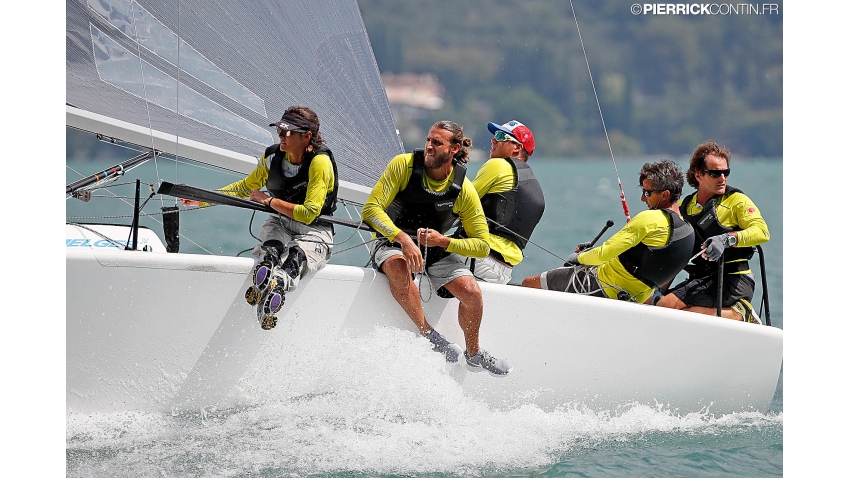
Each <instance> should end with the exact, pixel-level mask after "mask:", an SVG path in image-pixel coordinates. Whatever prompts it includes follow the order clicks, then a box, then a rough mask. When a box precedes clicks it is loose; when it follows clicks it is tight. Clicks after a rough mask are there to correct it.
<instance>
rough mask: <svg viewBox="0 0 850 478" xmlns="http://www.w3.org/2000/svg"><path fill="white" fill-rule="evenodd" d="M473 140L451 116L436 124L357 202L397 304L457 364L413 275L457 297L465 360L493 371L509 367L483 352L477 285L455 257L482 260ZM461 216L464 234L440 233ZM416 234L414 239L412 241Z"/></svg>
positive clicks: (483, 226) (483, 229) (455, 349)
mask: <svg viewBox="0 0 850 478" xmlns="http://www.w3.org/2000/svg"><path fill="white" fill-rule="evenodd" d="M470 146H472V140H470V139H469V138H466V137H465V136H464V134H463V128H462V127H461V126H460V125H458V124H456V123H454V122H452V121H439V122H437V123H435V124H434V125H433V126H432V127H431V129H430V130H429V131H428V137H427V138H426V140H425V149H424V151H423V150H415V151H414V152H413V153H407V154H400V155H398V156H396V157H395V158H393V159H392V160H391V161H390V162H389V164H388V165H387V167H386V169H385V170H384V172H383V174H381V177H380V178H379V179H378V182H377V183H376V184H375V187H374V188H373V189H372V193H371V194H370V195H369V199H367V200H366V204H365V205H364V206H363V212H362V217H363V220H364V221H365V222H366V223H368V224H369V225H371V226H372V227H373V228H375V230H376V231H378V233H379V234H380V236H381V237H379V238H378V239H377V240H376V241H375V242H374V243H373V245H372V258H373V263H374V267H375V268H376V269H378V270H379V271H380V272H382V273H384V274H386V276H387V279H388V280H389V284H390V291H391V293H392V295H393V298H395V300H396V302H398V303H399V305H401V307H402V309H404V311H405V312H406V313H407V315H408V316H409V317H410V320H412V321H413V323H414V324H415V325H416V327H417V328H418V329H419V332H420V333H421V334H422V335H423V336H425V337H427V338H428V340H430V341H431V343H432V344H433V348H434V350H436V351H438V352H441V353H443V354H445V356H446V360H448V361H449V362H456V361H457V360H458V357H459V356H460V353H461V349H460V347H459V346H458V345H457V344H453V343H450V342H449V341H448V340H447V339H446V338H445V337H443V335H441V334H440V333H439V332H437V331H436V330H435V329H434V328H433V327H431V325H430V324H429V323H428V321H427V320H426V319H425V313H424V311H423V310H422V303H421V297H420V295H419V290H418V289H417V286H416V284H415V283H414V282H413V274H419V273H423V272H424V274H423V277H421V278H420V280H425V276H427V278H428V279H429V282H430V285H431V287H432V288H433V289H434V290H435V291H437V294H438V295H440V296H441V297H452V296H454V297H456V298H457V299H458V300H459V301H460V305H459V306H458V323H459V324H460V327H461V329H462V330H463V333H464V338H465V342H466V351H465V352H464V356H465V358H466V362H467V365H468V366H469V367H470V369H471V370H473V371H481V370H487V371H489V372H491V373H493V374H496V375H505V374H507V373H508V372H510V369H511V367H510V365H509V364H508V363H507V362H506V361H505V360H502V359H497V358H495V357H493V356H492V355H490V354H489V353H488V352H487V351H485V350H484V349H482V348H481V347H480V346H479V343H478V332H479V329H480V327H481V318H482V315H483V313H484V302H483V298H482V295H481V289H480V288H479V287H478V283H477V282H476V281H475V278H474V277H473V276H472V273H471V272H470V271H469V269H468V268H467V267H466V265H465V264H464V262H463V258H462V257H461V256H467V257H477V258H482V257H486V256H487V254H488V253H489V252H490V247H489V246H488V242H487V239H488V237H487V236H488V232H487V221H486V219H485V217H484V213H483V211H482V209H481V201H480V200H479V199H478V194H477V193H476V192H475V188H474V187H473V186H472V183H471V182H470V181H469V179H468V178H466V162H467V161H468V159H467V158H468V156H469V150H468V149H467V148H469V147H470ZM456 218H460V221H461V224H462V226H463V228H464V230H465V231H466V234H467V237H466V238H463V239H461V238H450V237H448V236H445V235H444V233H446V232H447V231H448V230H449V229H450V228H451V226H452V224H453V223H454V222H455V219H456ZM414 237H415V240H414Z"/></svg>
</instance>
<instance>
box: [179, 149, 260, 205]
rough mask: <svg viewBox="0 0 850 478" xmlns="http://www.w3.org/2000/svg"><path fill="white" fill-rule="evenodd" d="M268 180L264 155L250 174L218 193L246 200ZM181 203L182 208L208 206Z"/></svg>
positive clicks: (184, 200) (196, 203)
mask: <svg viewBox="0 0 850 478" xmlns="http://www.w3.org/2000/svg"><path fill="white" fill-rule="evenodd" d="M268 179H269V168H268V166H267V165H266V158H265V155H263V156H261V157H260V159H259V160H257V167H256V168H254V170H253V171H251V174H249V175H248V176H246V177H245V178H244V179H240V180H239V181H236V182H234V183H230V184H228V185H227V186H224V187H223V188H220V189H219V191H220V192H223V193H225V194H229V195H231V196H236V197H240V198H246V197H249V196H251V191H254V190H257V189H260V188H262V187H263V186H265V185H266V182H267V181H268ZM181 200H182V201H183V205H184V206H200V207H207V206H209V205H210V203H208V202H198V201H194V200H189V199H181Z"/></svg>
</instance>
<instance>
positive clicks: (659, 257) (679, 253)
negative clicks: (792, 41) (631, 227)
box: [618, 209, 695, 288]
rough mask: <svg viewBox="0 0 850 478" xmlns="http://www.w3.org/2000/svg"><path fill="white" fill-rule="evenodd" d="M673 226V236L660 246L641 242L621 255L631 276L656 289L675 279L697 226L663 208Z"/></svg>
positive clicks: (692, 244)
mask: <svg viewBox="0 0 850 478" xmlns="http://www.w3.org/2000/svg"><path fill="white" fill-rule="evenodd" d="M660 211H662V212H664V213H665V214H666V215H667V221H668V223H669V224H670V226H671V229H670V237H669V238H668V239H667V243H666V244H664V245H663V246H661V247H652V246H647V245H646V244H643V243H640V244H638V245H636V246H634V247H632V248H631V249H629V250H627V251H625V252H623V253H622V254H620V255H619V256H618V258H619V259H620V263H621V264H623V267H624V268H625V269H626V271H628V272H629V273H630V274H631V275H633V276H635V278H636V279H638V280H640V281H641V282H643V283H644V284H646V285H648V286H649V287H653V288H657V287H659V286H662V285H664V284H666V283H668V282H670V281H672V280H673V279H674V278H675V277H676V274H678V273H679V271H681V270H682V268H684V267H685V265H686V264H687V263H688V259H690V258H691V255H692V251H693V249H694V236H695V234H694V228H693V227H692V226H691V225H690V224H688V223H687V222H685V221H683V220H682V219H681V218H680V217H679V215H678V214H676V213H674V212H672V211H670V210H668V209H660Z"/></svg>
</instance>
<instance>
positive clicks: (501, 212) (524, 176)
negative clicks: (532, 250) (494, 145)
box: [481, 158, 546, 250]
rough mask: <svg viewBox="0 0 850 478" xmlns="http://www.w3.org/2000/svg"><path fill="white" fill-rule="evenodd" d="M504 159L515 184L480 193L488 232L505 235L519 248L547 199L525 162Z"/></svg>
mask: <svg viewBox="0 0 850 478" xmlns="http://www.w3.org/2000/svg"><path fill="white" fill-rule="evenodd" d="M505 160H506V161H507V162H508V163H509V164H510V165H511V168H512V169H513V172H514V178H515V179H516V186H515V187H514V188H513V189H511V190H509V191H505V192H501V193H487V194H485V195H484V196H482V197H481V207H482V209H483V210H484V215H485V216H487V218H488V219H489V221H487V226H488V228H489V229H490V234H495V235H497V236H501V237H504V238H505V239H507V240H509V241H511V242H513V243H514V244H516V245H517V246H518V247H519V248H520V250H522V249H525V246H526V245H527V244H528V239H529V238H530V237H531V233H532V232H533V231H534V228H535V227H536V226H537V223H539V222H540V218H541V217H543V209H544V208H545V207H546V201H545V200H544V199H543V188H542V187H540V182H539V181H538V180H537V178H536V177H535V176H534V172H533V171H532V170H531V168H530V167H529V166H528V164H526V163H525V162H524V161H521V160H519V159H517V158H505Z"/></svg>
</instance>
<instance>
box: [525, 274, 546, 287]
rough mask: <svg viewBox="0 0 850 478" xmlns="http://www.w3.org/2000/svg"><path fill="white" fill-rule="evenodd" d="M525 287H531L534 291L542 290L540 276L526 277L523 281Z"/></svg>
mask: <svg viewBox="0 0 850 478" xmlns="http://www.w3.org/2000/svg"><path fill="white" fill-rule="evenodd" d="M522 286H523V287H531V288H533V289H542V287H541V286H540V274H538V275H536V276H531V277H526V278H525V279H523V280H522Z"/></svg>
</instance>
